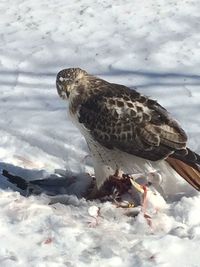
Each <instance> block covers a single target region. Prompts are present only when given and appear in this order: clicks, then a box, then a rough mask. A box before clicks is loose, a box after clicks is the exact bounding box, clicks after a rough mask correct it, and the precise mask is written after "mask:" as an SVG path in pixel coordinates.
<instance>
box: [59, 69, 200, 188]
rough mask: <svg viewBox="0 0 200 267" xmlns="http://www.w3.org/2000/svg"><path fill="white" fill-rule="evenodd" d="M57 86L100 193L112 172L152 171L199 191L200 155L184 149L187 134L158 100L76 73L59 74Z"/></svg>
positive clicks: (64, 72) (65, 71) (62, 71)
mask: <svg viewBox="0 0 200 267" xmlns="http://www.w3.org/2000/svg"><path fill="white" fill-rule="evenodd" d="M56 87H57V91H58V94H59V96H60V97H61V98H63V99H67V100H68V101H69V107H68V109H69V114H70V117H71V119H72V121H73V122H74V123H75V125H76V126H77V127H78V129H79V130H80V132H81V133H82V134H83V136H84V137H85V140H86V142H87V144H88V147H89V150H90V152H91V156H92V159H93V164H94V171H95V177H96V182H97V187H98V188H100V187H101V186H102V185H103V184H104V182H105V181H106V180H107V179H108V178H109V177H110V176H112V175H114V174H116V173H120V172H124V173H145V172H148V171H151V170H152V168H153V169H155V170H159V172H160V174H161V176H162V177H165V178H166V179H167V177H172V176H173V175H174V176H176V175H178V176H179V177H180V176H181V177H183V178H184V179H185V180H186V181H187V182H188V183H190V184H191V185H192V186H193V187H194V188H196V189H197V190H200V156H199V155H198V154H197V153H195V152H193V151H191V150H190V149H189V148H188V147H187V135H186V133H185V132H184V130H183V129H182V128H181V126H180V125H179V124H178V122H177V121H176V120H174V119H173V118H172V117H171V115H170V114H169V113H168V111H167V110H166V109H165V108H163V107H162V106H161V105H160V104H158V102H157V101H155V100H152V99H150V98H148V97H146V96H144V95H142V94H140V93H139V92H137V91H136V90H135V89H130V88H128V87H126V86H124V85H120V84H114V83H109V82H107V81H105V80H103V79H100V78H98V77H95V76H93V75H90V74H88V73H87V72H86V71H84V70H82V69H80V68H69V69H64V70H61V71H60V72H59V73H58V74H57V79H56ZM171 186H172V187H173V185H171Z"/></svg>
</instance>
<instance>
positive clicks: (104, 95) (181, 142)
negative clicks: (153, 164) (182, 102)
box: [79, 83, 187, 160]
mask: <svg viewBox="0 0 200 267" xmlns="http://www.w3.org/2000/svg"><path fill="white" fill-rule="evenodd" d="M106 85H107V86H106V87H104V88H103V90H99V91H98V93H96V94H94V95H91V96H90V97H89V98H88V100H87V101H86V102H85V103H84V104H83V105H82V106H81V108H80V110H79V122H80V123H83V124H84V126H85V127H86V128H87V129H88V130H89V131H90V132H91V135H92V136H93V137H94V138H95V139H96V140H97V141H98V142H99V143H100V144H102V145H104V146H106V147H108V148H118V149H120V150H121V151H124V152H127V153H130V154H133V155H136V156H139V157H143V158H145V159H149V160H159V159H163V158H166V157H168V156H169V155H170V154H172V153H174V151H176V150H184V149H185V147H186V141H187V136H186V134H185V132H184V131H183V129H182V128H181V127H180V126H179V124H178V123H177V122H176V121H175V120H173V119H172V118H171V116H170V115H169V113H168V112H167V111H166V110H165V109H164V108H163V107H162V106H161V105H159V104H158V103H157V102H156V101H154V100H152V99H148V98H147V97H145V96H143V95H141V94H139V93H138V92H137V91H135V90H131V89H129V88H127V87H125V86H122V85H116V84H109V83H107V84H106Z"/></svg>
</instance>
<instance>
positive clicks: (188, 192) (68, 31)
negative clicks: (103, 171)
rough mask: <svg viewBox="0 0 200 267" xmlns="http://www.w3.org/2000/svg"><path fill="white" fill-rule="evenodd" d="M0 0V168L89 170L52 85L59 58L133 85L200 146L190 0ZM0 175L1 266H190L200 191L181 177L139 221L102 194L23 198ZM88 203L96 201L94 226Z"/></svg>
mask: <svg viewBox="0 0 200 267" xmlns="http://www.w3.org/2000/svg"><path fill="white" fill-rule="evenodd" d="M0 10H1V21H0V25H1V27H0V93H1V94H0V136H1V138H0V168H1V169H4V168H5V169H7V170H9V171H10V172H12V173H14V174H16V175H20V176H22V177H25V178H26V179H27V180H34V179H42V178H47V177H48V176H49V175H50V174H53V173H54V172H57V173H61V172H63V173H65V170H67V171H68V172H69V173H70V175H72V176H73V175H75V176H77V177H79V178H82V180H83V179H86V181H87V178H84V177H85V176H86V175H85V176H84V175H83V173H87V172H89V173H91V174H92V173H93V168H92V162H91V159H90V157H88V154H89V152H88V150H87V146H86V144H85V141H84V139H83V137H82V136H81V135H80V133H79V132H78V130H77V129H76V128H75V127H74V126H73V125H72V123H71V122H70V121H69V120H68V118H67V115H66V104H65V102H63V101H61V100H60V98H59V97H58V95H57V92H56V88H55V77H56V74H57V72H58V71H60V70H61V69H63V68H66V67H81V68H83V69H85V70H87V71H88V72H89V73H92V74H95V75H98V76H100V77H102V78H104V79H107V80H108V81H111V82H115V83H121V84H125V85H127V86H130V87H134V86H137V87H138V90H139V91H140V92H142V93H144V94H146V95H148V96H151V97H152V98H154V99H157V100H158V101H159V103H161V104H162V105H163V106H165V107H166V108H167V109H168V110H169V111H170V112H171V113H172V114H173V115H174V117H175V118H176V119H177V120H179V121H180V123H181V124H182V126H183V127H184V129H186V131H187V134H188V136H189V146H190V147H191V148H192V149H194V150H195V151H196V152H198V153H200V142H199V129H200V128H199V123H200V118H199V101H200V89H199V85H200V75H199V69H200V61H199V52H200V34H199V26H200V2H199V1H197V0H192V1H186V0H181V1H179V0H170V1H159V0H148V1H144V0H140V1H139V0H135V1H131V0H123V1H122V0H119V1H114V0H110V1H102V0H97V1H92V0H74V1H64V0H59V1H54V0H48V1H47V0H43V1H38V0H35V1H28V0H18V1H15V2H13V1H11V0H6V1H5V0H2V1H1V2H0ZM70 175H69V176H70ZM0 177H1V183H0V185H1V191H0V226H1V227H0V266H3V267H7V266H9V267H12V266H15V267H18V266H20V267H25V266H33V267H36V266H37V267H46V266H48V267H54V266H56V267H62V266H67V267H72V266H73V267H75V266H78V267H82V266H83V267H84V266H92V267H97V266H106V267H108V266H120V267H121V266H126V267H132V266H135V267H142V266H144V267H150V266H165V267H168V266H169V267H174V266H182V267H199V266H200V264H199V255H200V209H199V207H200V195H199V193H194V191H193V190H192V189H191V187H190V186H189V185H184V187H183V186H182V187H180V188H178V187H176V190H177V192H176V194H175V195H174V197H173V196H172V197H171V198H170V199H169V200H168V204H167V207H166V208H165V209H162V210H160V211H158V212H157V213H155V214H154V215H153V218H152V222H151V224H152V225H151V226H149V225H148V223H147V220H146V219H145V218H144V216H143V215H142V213H141V214H140V215H139V216H137V217H133V216H131V214H130V213H131V210H130V211H129V210H127V209H121V208H116V207H115V206H114V205H113V204H111V203H109V202H105V203H100V202H99V201H86V200H85V199H84V198H80V199H78V198H77V197H76V196H73V195H65V203H64V204H63V203H59V202H58V201H56V199H54V197H50V196H47V195H46V194H42V195H38V196H29V197H25V196H22V195H20V194H19V192H17V189H16V188H14V187H12V186H11V184H9V183H8V182H7V181H6V179H5V177H3V176H0ZM83 181H84V180H83ZM8 186H9V187H10V188H8ZM82 186H83V182H82V181H80V179H79V183H78V187H79V189H81V187H82ZM169 186H170V185H169ZM183 189H184V190H183ZM80 191H81V190H80ZM173 194H174V193H173ZM79 195H81V193H80V194H79ZM62 202H63V201H62ZM48 204H49V205H48ZM91 207H93V208H92V210H93V211H94V210H99V208H100V210H99V217H98V224H97V225H95V224H94V220H95V218H93V217H92V216H91V215H90V213H91ZM91 225H93V226H94V227H91Z"/></svg>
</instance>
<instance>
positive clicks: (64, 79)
mask: <svg viewBox="0 0 200 267" xmlns="http://www.w3.org/2000/svg"><path fill="white" fill-rule="evenodd" d="M87 75H88V73H87V72H86V71H84V70H82V69H80V68H70V69H64V70H61V71H60V72H59V73H58V74H57V77H56V87H57V91H58V94H59V96H60V97H61V98H63V99H67V98H69V97H70V94H72V93H74V92H76V89H77V88H78V87H80V86H81V85H82V84H83V82H84V78H85V77H86V76H87Z"/></svg>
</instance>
